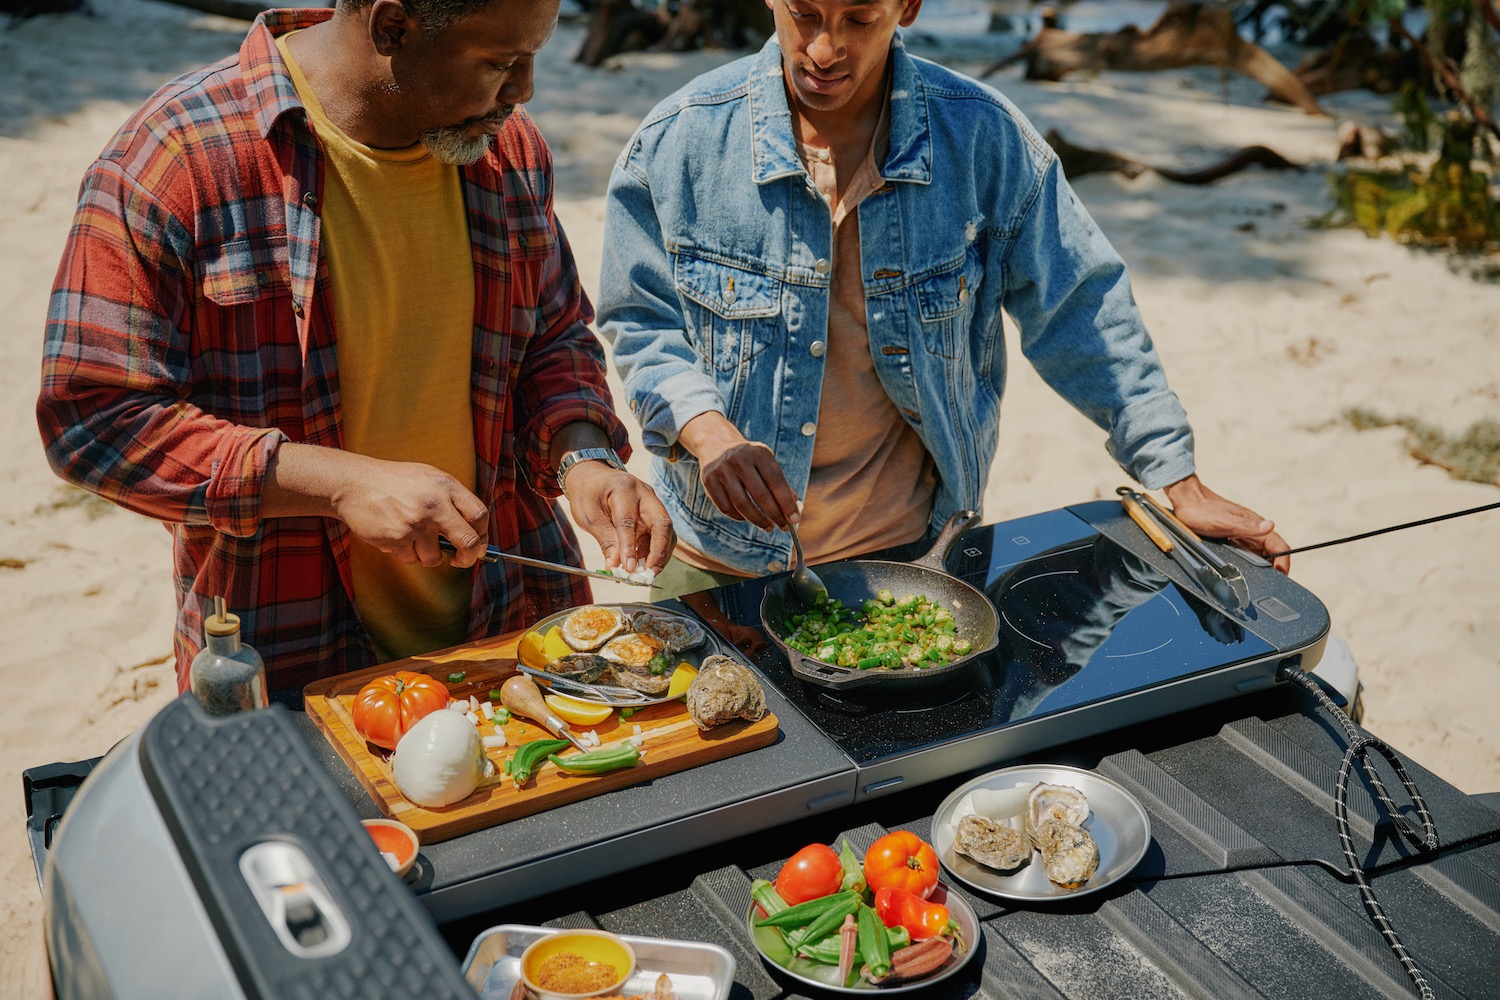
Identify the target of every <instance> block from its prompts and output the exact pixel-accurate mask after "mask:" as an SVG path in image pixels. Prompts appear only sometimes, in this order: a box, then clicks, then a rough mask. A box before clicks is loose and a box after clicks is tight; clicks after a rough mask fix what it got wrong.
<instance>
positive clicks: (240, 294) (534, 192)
mask: <svg viewBox="0 0 1500 1000" xmlns="http://www.w3.org/2000/svg"><path fill="white" fill-rule="evenodd" d="M331 15H332V11H331V10H327V9H316V10H277V11H267V12H266V13H264V14H262V15H261V16H260V17H259V18H258V19H257V20H256V22H255V24H254V25H253V26H252V28H251V30H250V33H249V35H248V36H247V38H246V39H245V42H244V44H243V45H242V46H241V48H240V52H239V55H238V56H237V57H231V58H228V59H225V60H223V61H221V62H219V63H217V64H215V65H213V66H209V67H207V68H205V69H202V70H199V71H197V72H194V73H190V74H187V75H185V76H183V77H180V78H178V79H177V80H175V81H173V82H171V83H169V84H167V85H166V86H165V87H163V88H162V89H161V90H160V91H158V92H157V93H156V94H155V95H154V96H153V97H152V98H150V99H149V100H148V101H147V102H146V103H145V104H144V105H143V106H142V108H141V109H140V110H138V111H137V112H136V113H135V115H134V116H132V118H131V119H130V120H129V121H128V122H126V124H125V125H124V127H123V128H122V129H121V130H120V132H119V133H118V134H117V135H116V137H115V138H114V140H113V141H112V142H111V143H110V145H109V146H108V148H106V149H105V151H104V152H103V153H102V154H101V155H100V157H99V159H98V160H97V161H96V162H95V163H94V164H93V165H92V166H91V167H90V169H89V171H88V173H87V174H86V175H85V177H84V180H83V185H82V190H81V194H80V201H79V206H78V212H77V215H76V216H75V219H74V223H73V228H72V231H71V234H70V236H69V239H68V244H67V248H66V250H65V251H64V253H63V259H62V264H61V266H60V268H59V270H58V275H57V280H56V283H55V285H54V288H53V293H52V299H51V304H50V308H49V312H48V317H47V335H46V350H45V355H44V358H43V364H42V384H41V395H40V398H39V400H38V403H37V414H38V422H39V424H40V427H41V433H42V438H43V441H44V443H45V445H46V449H47V456H48V460H49V461H50V462H51V463H52V467H53V468H54V469H55V470H56V471H57V473H58V474H59V475H60V476H62V477H63V478H65V479H67V480H68V481H70V482H72V483H75V484H77V485H79V486H82V487H84V488H86V489H89V490H92V491H93V492H95V493H98V494H99V495H101V496H103V497H106V498H108V499H109V500H112V501H114V502H115V503H118V504H120V505H121V506H124V507H127V508H129V509H130V510H133V511H137V512H139V513H141V514H145V515H147V516H150V517H154V518H157V519H159V520H161V521H163V522H165V523H166V524H167V527H168V529H169V530H170V531H171V532H172V535H173V555H174V560H175V579H176V587H177V603H178V617H177V628H176V638H175V642H174V650H175V654H176V666H177V682H178V687H179V689H180V690H186V688H187V683H188V667H189V664H190V663H191V661H192V659H193V656H194V655H195V654H196V653H197V651H198V650H199V648H200V647H201V644H202V624H203V617H204V615H205V614H206V613H211V612H212V608H213V598H214V596H215V595H222V596H223V597H224V598H225V600H226V601H227V603H228V606H229V608H230V609H231V610H233V611H234V612H236V613H237V614H239V615H240V618H241V622H242V634H243V636H244V639H245V641H246V642H248V643H250V644H251V645H253V646H255V647H256V648H257V649H258V650H259V651H260V653H261V654H262V655H263V656H264V658H265V660H266V665H267V671H268V675H269V679H270V686H271V687H272V688H273V689H282V688H290V687H296V688H300V687H301V686H302V685H303V684H306V683H307V682H308V681H311V680H313V679H316V678H318V677H324V676H328V675H332V674H337V673H342V672H344V671H348V670H355V669H359V668H362V667H365V666H369V665H371V664H373V663H374V653H373V650H372V648H371V645H370V641H369V638H368V636H367V634H366V632H365V630H364V628H363V627H362V626H361V624H360V622H359V620H358V617H357V615H356V613H355V610H354V605H353V602H352V601H351V600H350V597H349V594H350V593H351V577H350V568H349V542H350V539H349V531H348V529H347V527H345V525H344V524H343V523H342V522H340V521H337V520H334V519H330V518H309V517H300V518H275V519H266V520H262V519H261V517H260V498H261V490H262V485H263V482H264V476H265V471H266V467H267V463H268V462H269V461H270V460H271V459H272V457H273V456H274V455H275V453H276V450H277V448H278V447H279V446H280V445H281V443H282V442H284V441H294V442H304V443H307V444H313V445H322V446H325V447H330V448H337V447H340V445H341V442H342V434H341V429H340V417H339V370H338V365H337V355H336V346H337V329H336V327H337V324H336V317H334V316H332V315H330V309H331V305H330V296H329V294H328V275H327V263H326V261H324V260H323V259H322V255H321V254H320V253H319V239H320V230H319V226H320V220H319V216H318V203H319V196H320V194H321V191H322V180H323V156H322V153H321V150H320V147H319V145H318V142H317V140H316V138H315V136H314V135H313V133H312V131H311V130H310V128H309V125H308V119H307V114H306V112H305V110H304V109H303V107H302V104H301V102H300V101H299V100H298V98H297V92H296V88H295V87H294V86H293V84H292V80H291V77H290V76H289V75H288V73H287V69H286V65H285V64H284V62H283V61H282V59H281V57H280V54H279V52H278V51H277V49H276V44H275V40H274V38H275V36H276V35H278V34H282V33H284V32H286V31H290V30H292V29H294V28H301V27H306V26H308V25H311V24H314V23H317V22H318V21H321V20H324V19H326V18H328V17H329V16H331ZM551 165H552V161H551V156H550V154H549V152H548V150H547V148H546V145H545V144H544V142H543V140H542V137H541V135H540V134H539V133H538V132H537V129H536V127H535V125H534V123H533V122H532V121H531V120H530V118H529V117H528V116H527V115H526V114H525V113H524V112H522V111H520V110H517V111H516V113H515V114H513V115H512V116H511V118H510V120H509V121H508V122H507V124H506V126H505V128H504V129H503V130H502V132H501V133H500V135H499V136H498V137H497V139H496V141H495V144H494V146H493V148H492V149H491V151H490V152H489V153H488V154H486V155H485V157H484V158H483V159H481V160H480V161H479V162H478V163H476V164H474V165H472V166H469V167H465V168H460V169H461V172H462V184H463V193H464V203H465V205H466V208H467V214H468V224H469V235H470V239H471V241H472V243H473V251H474V283H475V296H474V297H475V307H474V361H473V367H472V371H471V377H470V392H471V396H472V399H473V408H474V441H475V450H476V453H477V459H478V484H477V486H478V489H477V491H476V492H477V494H478V496H479V497H480V498H481V499H484V500H485V501H486V502H487V503H488V504H489V505H490V542H491V543H492V544H496V545H498V546H500V547H501V548H502V549H504V550H506V551H509V552H518V553H521V554H524V555H529V556H532V557H534V558H538V559H546V560H550V561H555V562H568V563H572V564H574V565H578V564H579V563H580V559H581V557H580V554H579V551H578V547H577V539H576V537H575V536H574V535H573V532H572V529H571V528H570V527H569V526H568V524H567V523H566V521H565V520H564V519H563V518H562V516H561V514H560V511H559V510H558V508H557V506H556V504H555V502H554V501H555V498H556V497H557V496H558V492H559V491H558V488H557V484H556V481H555V479H554V478H553V477H554V470H553V469H552V467H551V462H550V459H549V453H550V448H551V443H552V439H553V435H554V434H555V433H556V431H558V430H559V429H561V428H562V427H563V426H565V425H567V424H569V423H572V422H574V421H587V422H590V423H594V424H596V425H599V426H600V427H602V428H604V429H605V431H606V433H607V434H608V435H609V437H610V439H611V440H612V443H613V444H614V447H615V449H616V450H617V451H620V452H622V453H625V452H626V451H627V447H628V446H627V443H626V441H627V439H626V433H625V430H624V427H623V426H622V425H621V424H620V422H619V421H618V419H617V418H616V416H615V414H614V411H613V408H612V405H611V402H610V397H609V390H608V388H607V387H606V384H605V368H604V355H603V350H602V348H601V347H600V345H599V343H598V341H597V340H596V339H595V337H594V335H593V333H592V332H591V331H590V330H589V328H588V324H589V323H590V322H591V321H592V319H593V312H592V309H591V308H590V306H589V304H588V301H587V300H586V298H585V297H584V294H583V290H582V288H581V286H580V283H579V279H578V273H577V269H576V267H575V265H574V262H573V258H572V253H571V251H570V249H569V247H568V244H567V241H566V238H565V237H564V235H563V233H562V230H561V228H560V226H559V225H558V223H557V220H556V218H555V216H554V215H553V211H552V171H551ZM392 238H393V239H399V238H400V234H398V233H393V234H392ZM412 419H413V420H420V419H421V414H420V413H414V414H412ZM589 599H590V594H589V590H588V584H587V583H586V582H584V581H582V580H580V579H579V578H576V577H565V576H562V575H560V574H556V573H547V572H543V571H539V570H531V569H526V568H522V567H520V566H516V565H513V564H509V563H492V564H481V566H480V569H479V570H478V571H476V573H475V586H474V591H473V595H472V599H471V602H470V612H469V622H468V635H469V637H470V638H471V639H474V638H481V637H483V636H486V635H492V634H495V633H497V632H502V631H510V630H514V629H518V628H523V627H525V626H526V625H528V624H530V623H531V622H532V621H534V620H535V619H537V618H538V617H541V616H543V615H545V614H548V613H551V612H552V611H555V610H559V609H561V608H564V607H568V606H571V605H575V604H580V603H586V602H587V601H588V600H589Z"/></svg>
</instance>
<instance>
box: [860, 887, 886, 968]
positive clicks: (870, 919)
mask: <svg viewBox="0 0 1500 1000" xmlns="http://www.w3.org/2000/svg"><path fill="white" fill-rule="evenodd" d="M858 920H859V957H860V958H861V959H862V960H863V961H864V963H865V968H866V969H867V970H869V976H870V978H872V979H875V980H879V979H881V978H883V977H885V976H888V975H890V972H891V948H890V943H889V941H888V940H887V939H886V936H885V925H884V924H883V923H881V921H880V917H879V916H878V915H877V914H876V913H875V908H874V907H871V906H865V905H864V904H860V907H859V916H858Z"/></svg>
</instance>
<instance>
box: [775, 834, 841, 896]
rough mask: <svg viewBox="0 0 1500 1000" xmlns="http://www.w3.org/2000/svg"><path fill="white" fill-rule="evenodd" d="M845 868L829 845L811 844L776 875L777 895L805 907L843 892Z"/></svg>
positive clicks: (788, 860) (790, 859)
mask: <svg viewBox="0 0 1500 1000" xmlns="http://www.w3.org/2000/svg"><path fill="white" fill-rule="evenodd" d="M843 881H844V866H843V865H841V864H839V856H838V855H837V854H835V853H834V852H833V848H831V847H829V846H828V845H827V844H808V845H807V846H806V847H804V848H802V850H800V851H798V852H797V853H796V854H793V855H792V856H791V857H790V858H788V859H787V863H786V864H784V865H782V866H781V871H780V872H778V873H777V874H776V894H777V895H778V896H780V897H781V898H782V899H784V900H786V901H787V902H788V903H792V904H794V905H795V904H797V903H805V902H807V901H808V900H809V899H818V898H820V897H822V896H827V895H829V894H830V893H835V892H838V891H839V886H840V885H841V884H843Z"/></svg>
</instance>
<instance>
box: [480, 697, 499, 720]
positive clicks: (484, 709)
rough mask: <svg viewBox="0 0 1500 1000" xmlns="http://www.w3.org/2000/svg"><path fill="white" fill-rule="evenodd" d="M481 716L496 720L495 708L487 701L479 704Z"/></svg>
mask: <svg viewBox="0 0 1500 1000" xmlns="http://www.w3.org/2000/svg"><path fill="white" fill-rule="evenodd" d="M479 714H480V715H482V716H484V717H485V718H486V719H490V720H492V721H493V720H494V718H495V706H494V705H491V704H490V703H489V702H487V701H481V702H480V703H479Z"/></svg>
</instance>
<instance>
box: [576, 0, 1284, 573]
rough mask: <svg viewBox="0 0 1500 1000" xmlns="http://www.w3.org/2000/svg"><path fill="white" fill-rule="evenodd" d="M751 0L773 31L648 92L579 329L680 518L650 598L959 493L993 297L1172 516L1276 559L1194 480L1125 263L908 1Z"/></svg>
mask: <svg viewBox="0 0 1500 1000" xmlns="http://www.w3.org/2000/svg"><path fill="white" fill-rule="evenodd" d="M766 2H767V4H768V5H769V6H770V7H771V8H772V10H773V11H774V15H775V21H776V37H775V38H773V39H772V40H770V41H769V42H768V43H767V44H766V46H765V48H764V49H762V50H761V51H760V53H758V54H757V55H754V56H750V57H748V58H745V59H741V60H739V61H736V62H733V63H731V64H729V65H727V66H723V67H720V68H719V69H716V70H713V71H711V72H709V73H706V74H704V75H703V76H701V77H699V78H698V79H697V80H695V81H693V82H692V83H690V84H689V85H688V86H686V87H685V88H683V89H682V90H680V91H679V92H678V93H676V94H674V95H673V96H671V97H669V98H668V99H667V100H665V101H663V102H662V103H661V104H660V105H658V106H657V108H656V109H655V110H654V111H653V112H652V113H651V114H650V115H649V116H648V117H647V118H646V120H645V121H644V122H643V123H642V124H641V126H640V128H639V129H638V130H637V132H636V134H635V135H634V136H633V137H632V139H631V141H630V145H629V146H628V147H627V148H626V149H625V150H624V152H623V153H622V154H621V155H620V158H619V159H618V161H617V162H616V164H615V169H614V172H613V176H612V177H611V180H610V186H609V200H608V208H607V215H606V220H605V252H604V267H603V276H602V280H601V286H600V294H599V300H600V301H599V318H600V321H601V322H600V328H601V330H602V332H603V333H604V334H605V336H606V337H608V338H609V339H610V340H612V342H613V344H614V358H615V363H616V365H617V366H618V367H619V370H620V374H621V376H622V377H623V379H624V383H625V389H626V392H627V395H628V397H629V402H630V409H631V410H632V411H633V412H634V413H635V415H636V417H637V419H639V420H640V422H641V426H642V429H643V431H644V440H645V444H646V447H647V448H648V449H649V450H650V451H651V452H652V454H653V455H654V456H655V457H654V461H653V467H654V475H655V485H656V489H657V492H658V493H659V494H660V495H661V497H662V500H663V501H664V502H665V503H666V505H667V508H668V510H669V511H670V513H671V515H672V520H673V523H674V525H675V527H676V529H677V532H678V538H679V543H678V547H677V557H676V559H674V562H673V563H672V564H671V565H670V566H669V567H668V570H667V573H666V575H665V577H664V578H663V579H662V580H661V581H659V583H660V585H661V586H662V587H663V588H664V591H665V592H669V593H670V592H672V591H677V592H685V591H687V590H692V589H700V588H701V587H703V586H708V585H711V584H712V583H714V582H724V581H725V580H726V579H730V578H733V577H734V576H736V575H738V576H745V575H754V576H759V575H763V574H765V573H768V572H772V573H774V572H777V571H780V570H782V569H784V568H785V562H786V559H787V557H788V553H789V537H788V535H787V533H786V531H785V528H786V527H787V525H788V524H793V523H795V524H799V525H800V529H799V530H800V532H801V536H802V539H803V542H804V544H805V546H806V548H807V556H808V560H809V561H810V562H814V563H817V562H825V561H830V560H833V559H839V558H844V557H847V556H853V555H858V554H861V553H865V552H870V551H873V550H876V549H880V548H884V547H887V546H891V545H896V544H899V543H904V542H910V541H913V540H916V539H919V538H922V537H923V536H924V535H926V534H928V533H929V532H930V531H932V530H933V529H935V528H936V527H938V526H940V525H941V524H942V523H943V522H944V521H945V520H946V519H947V518H948V516H949V515H950V514H952V513H954V512H955V511H958V510H962V509H978V508H979V506H980V502H981V498H982V496H983V494H984V488H985V479H986V476H987V474H988V471H989V468H990V464H991V460H992V459H993V457H994V453H995V446H996V439H997V436H998V428H999V415H1000V397H1001V394H1002V392H1003V390H1004V386H1005V372H1006V361H1007V359H1006V355H1005V341H1004V337H1003V336H1002V332H1001V313H1002V310H1003V311H1004V312H1007V313H1009V314H1010V316H1011V317H1012V319H1013V320H1014V322H1015V323H1016V324H1017V326H1018V327H1019V329H1020V333H1021V348H1022V352H1023V353H1024V354H1025V355H1026V357H1027V358H1028V359H1029V360H1030V361H1031V363H1032V364H1033V365H1034V366H1035V367H1036V369H1037V370H1038V371H1039V372H1040V373H1041V375H1042V377H1043V378H1045V379H1046V381H1047V382H1048V383H1049V384H1050V385H1051V386H1052V387H1053V388H1054V389H1056V390H1057V391H1058V392H1059V393H1060V394H1061V395H1062V396H1063V397H1064V398H1066V399H1067V400H1068V401H1069V402H1070V403H1072V404H1073V405H1074V406H1075V407H1077V408H1078V409H1079V410H1080V411H1082V412H1083V413H1084V414H1085V415H1087V416H1088V417H1089V418H1090V419H1092V420H1093V421H1094V422H1095V423H1096V424H1098V425H1099V426H1100V427H1101V428H1103V429H1104V430H1105V431H1107V433H1108V445H1107V446H1108V448H1109V451H1110V454H1111V455H1113V456H1114V458H1115V459H1116V460H1117V461H1118V462H1119V463H1120V465H1121V466H1122V467H1123V468H1124V469H1125V471H1126V472H1128V473H1129V474H1130V475H1131V476H1133V477H1134V478H1135V479H1136V480H1137V481H1139V482H1140V483H1142V484H1143V485H1144V486H1146V487H1147V488H1150V489H1164V490H1165V492H1166V495H1167V497H1168V499H1169V500H1170V502H1171V504H1172V506H1173V507H1174V508H1175V509H1176V512H1177V514H1178V515H1179V517H1181V518H1182V520H1183V521H1185V522H1187V524H1189V525H1190V526H1191V527H1193V528H1195V529H1197V530H1198V531H1199V532H1201V533H1202V534H1205V535H1209V536H1212V537H1228V538H1232V539H1234V540H1235V541H1237V542H1238V543H1240V544H1242V545H1244V546H1245V547H1246V548H1248V549H1250V550H1252V551H1257V552H1261V553H1269V552H1277V551H1280V550H1282V549H1285V548H1286V545H1285V544H1284V543H1283V541H1282V540H1281V538H1280V537H1279V536H1277V535H1276V534H1275V532H1274V530H1273V525H1272V523H1271V522H1270V521H1268V520H1265V519H1263V518H1262V517H1260V516H1259V515H1258V514H1255V513H1253V512H1251V511H1249V510H1246V509H1245V508H1243V507H1241V506H1239V505H1238V504H1234V503H1231V502H1230V501H1228V500H1225V499H1224V498H1222V497H1219V496H1218V495H1216V494H1214V493H1213V492H1212V491H1210V490H1209V489H1207V488H1206V487H1205V486H1203V485H1202V483H1200V482H1199V480H1198V478H1197V476H1196V475H1195V474H1194V464H1193V445H1192V431H1191V429H1190V427H1189V426H1188V421H1187V415H1186V414H1185V413H1184V412H1183V409H1182V406H1181V404H1180V403H1179V402H1178V400H1177V397H1176V395H1175V394H1173V392H1172V391H1171V390H1170V389H1169V388H1168V387H1167V381H1166V377H1165V375H1164V373H1163V371H1162V368H1161V364H1160V362H1159V361H1158V359H1157V356H1156V352H1155V350H1154V349H1153V347H1152V344H1151V339H1150V336H1149V335H1148V334H1147V332H1146V329H1145V326H1144V325H1143V323H1142V321H1141V317H1140V315H1139V313H1138V311H1137V309H1136V305H1135V302H1134V299H1133V298H1132V296H1131V292H1130V285H1129V279H1128V277H1127V275H1126V271H1125V265H1124V262H1123V261H1121V260H1120V258H1119V256H1118V255H1117V254H1116V253H1115V251H1114V249H1113V248H1112V247H1111V246H1110V245H1109V243H1108V241H1107V240H1106V239H1105V238H1104V236H1103V235H1102V234H1101V233H1100V231H1099V229H1098V227H1097V226H1095V224H1094V222H1093V220H1092V219H1091V218H1090V217H1089V215H1088V213H1087V212H1086V211H1085V210H1084V208H1083V206H1082V205H1081V204H1080V203H1079V202H1078V199H1077V198H1076V197H1075V195H1074V194H1073V191H1072V189H1071V188H1070V187H1069V186H1068V183H1067V181H1066V180H1065V179H1064V177H1063V174H1062V170H1061V168H1060V166H1059V164H1058V160H1057V157H1056V156H1055V155H1054V154H1053V152H1052V150H1051V149H1050V148H1049V147H1048V146H1047V145H1046V143H1045V142H1043V141H1042V139H1041V138H1040V137H1039V136H1038V135H1037V133H1036V131H1035V130H1034V129H1033V127H1032V126H1031V124H1030V123H1029V122H1028V121H1026V119H1025V118H1024V117H1023V116H1022V115H1021V113H1020V112H1019V111H1018V110H1017V109H1016V108H1015V107H1014V106H1013V105H1012V104H1011V103H1010V102H1009V101H1007V100H1006V99H1005V98H1004V97H1002V96H1001V95H1000V94H999V93H997V92H996V91H994V90H992V89H990V88H988V87H986V86H984V85H982V84H980V83H978V82H976V81H974V80H971V79H969V78H967V77H964V76H961V75H959V74H957V73H954V72H952V71H950V70H947V69H944V68H942V67H940V66H937V65H935V64H933V63H930V62H927V61H924V60H920V59H916V58H914V57H912V56H910V55H909V54H908V53H907V52H906V51H905V48H904V47H903V45H902V43H901V39H900V38H899V37H898V35H897V29H898V27H906V26H909V25H911V24H912V22H913V21H914V20H915V19H916V17H917V13H918V11H919V10H920V8H921V5H922V0H766ZM799 496H802V497H805V498H806V515H805V517H806V519H805V520H802V517H803V515H802V514H801V513H799V505H798V497H799ZM679 560H680V562H679ZM682 563H686V564H687V566H686V567H684V566H682V565H681V564H682ZM1277 565H1278V568H1280V569H1282V570H1283V571H1284V570H1286V569H1287V566H1288V562H1287V560H1286V559H1285V557H1283V558H1282V559H1280V560H1278V562H1277ZM705 574H707V575H705Z"/></svg>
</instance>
